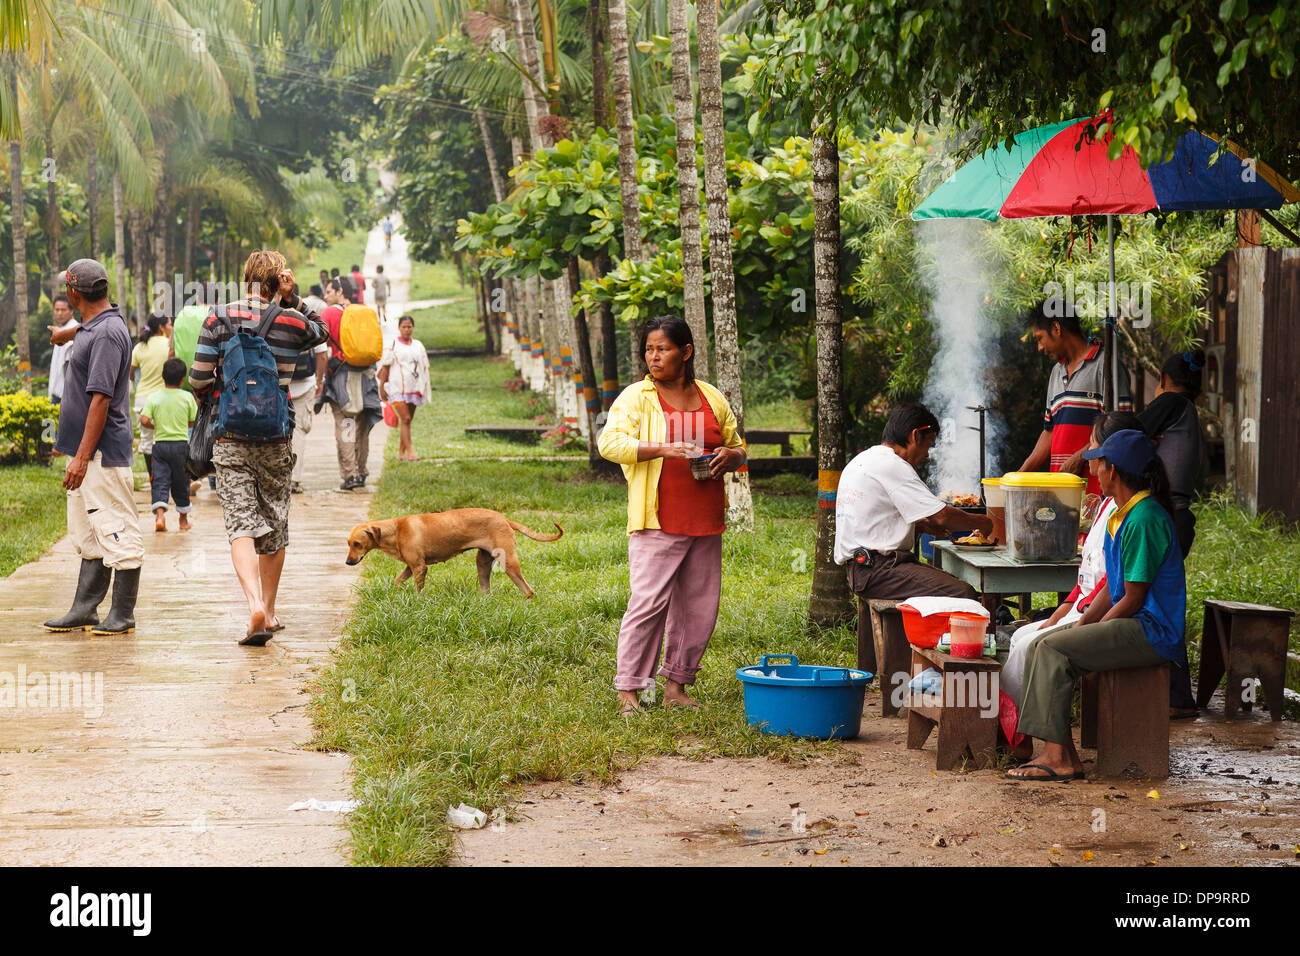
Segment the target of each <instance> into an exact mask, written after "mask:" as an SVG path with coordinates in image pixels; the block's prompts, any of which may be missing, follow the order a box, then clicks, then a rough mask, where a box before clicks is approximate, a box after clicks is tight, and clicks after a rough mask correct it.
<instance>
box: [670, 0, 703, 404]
mask: <svg viewBox="0 0 1300 956" xmlns="http://www.w3.org/2000/svg"><path fill="white" fill-rule="evenodd" d="M668 32H669V34H670V35H671V36H670V39H671V43H672V73H673V120H674V123H675V125H676V127H677V204H678V209H679V210H680V213H679V216H678V219H679V222H678V225H679V226H680V227H681V231H682V284H683V289H682V297H683V298H684V299H685V303H686V309H685V311H686V324H687V325H689V326H690V327H691V337H692V338H694V339H695V374H696V376H698V377H699V378H702V379H704V380H705V381H708V380H709V333H708V327H707V324H706V322H705V317H704V250H703V249H702V247H701V244H700V243H701V240H700V173H699V169H698V167H697V166H696V163H695V101H694V99H692V97H691V28H690V22H689V21H688V20H687V18H686V0H668Z"/></svg>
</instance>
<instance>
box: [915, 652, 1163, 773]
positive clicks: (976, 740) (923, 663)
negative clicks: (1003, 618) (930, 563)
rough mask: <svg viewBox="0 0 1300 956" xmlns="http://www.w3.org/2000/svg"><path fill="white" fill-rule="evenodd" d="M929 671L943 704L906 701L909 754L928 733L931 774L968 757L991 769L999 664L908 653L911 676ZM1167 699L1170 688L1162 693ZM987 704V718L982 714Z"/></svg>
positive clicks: (922, 698)
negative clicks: (937, 680)
mask: <svg viewBox="0 0 1300 956" xmlns="http://www.w3.org/2000/svg"><path fill="white" fill-rule="evenodd" d="M927 667H932V668H934V669H935V670H937V671H938V672H939V675H940V676H941V677H942V678H943V692H942V697H941V699H940V700H941V702H940V703H939V704H938V705H937V706H936V704H935V703H934V702H933V701H932V700H931V699H930V698H929V696H928V695H915V694H913V695H909V698H908V705H907V749H908V750H920V749H921V748H922V747H924V746H925V742H926V740H928V739H929V737H930V732H931V731H933V730H934V729H935V728H936V727H938V730H939V739H938V743H937V752H936V754H935V760H934V768H935V769H936V770H951V769H953V768H954V767H956V766H958V764H960V762H961V761H962V759H963V758H965V757H969V758H970V760H971V761H972V762H973V763H974V764H975V766H977V767H989V766H993V765H994V764H995V763H996V761H997V747H998V710H999V699H998V693H997V690H998V681H997V680H996V679H995V677H994V675H997V674H998V673H999V672H1000V671H1001V670H1002V664H1001V663H999V662H998V661H997V660H995V659H994V658H991V657H977V658H965V657H953V656H952V655H951V654H945V653H943V652H942V651H940V650H938V649H937V648H932V647H928V648H922V647H913V648H912V676H913V677H915V676H916V675H917V674H919V673H921V671H923V670H925V669H926V668H927ZM1166 694H1168V688H1166ZM981 696H984V697H986V698H991V699H986V700H985V703H986V704H988V706H989V709H991V710H992V713H991V714H985V713H983V710H984V708H983V707H981V705H980V698H981Z"/></svg>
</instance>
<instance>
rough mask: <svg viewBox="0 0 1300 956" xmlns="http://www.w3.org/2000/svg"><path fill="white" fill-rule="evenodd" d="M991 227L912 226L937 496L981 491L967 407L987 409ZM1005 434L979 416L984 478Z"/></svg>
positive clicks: (989, 417) (973, 421)
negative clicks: (928, 340) (926, 316)
mask: <svg viewBox="0 0 1300 956" xmlns="http://www.w3.org/2000/svg"><path fill="white" fill-rule="evenodd" d="M989 228H996V227H995V226H991V225H990V224H989V223H986V222H982V221H980V220H974V219H930V220H923V221H921V222H918V223H916V230H917V232H916V247H917V264H918V267H919V268H920V273H921V278H922V280H923V281H924V283H925V285H926V288H927V289H928V290H929V292H930V323H931V326H932V327H933V329H934V337H935V340H936V342H937V343H938V350H937V351H936V352H935V355H934V361H933V362H932V363H931V365H930V373H929V376H928V379H927V382H926V386H925V392H924V393H923V395H922V399H921V400H922V402H924V403H925V405H926V407H927V408H929V409H930V411H932V412H934V414H935V417H937V418H938V419H939V424H940V429H939V440H938V441H937V442H936V443H935V445H934V448H933V450H932V451H931V452H930V487H931V488H932V489H933V490H934V491H935V493H936V494H940V495H947V494H976V495H978V494H979V493H980V488H979V477H980V461H979V432H978V430H977V427H978V425H979V417H978V415H977V414H976V413H975V412H973V411H971V410H970V406H974V405H984V406H986V407H987V406H990V405H992V399H993V390H992V388H991V386H990V379H989V373H990V371H991V370H992V369H993V368H995V367H996V366H997V365H998V362H999V360H1000V356H1001V353H1000V349H999V347H998V331H997V329H996V327H995V324H994V322H993V320H992V318H991V317H990V316H989V315H988V313H987V311H986V306H985V301H984V299H985V296H986V295H987V293H988V288H989V277H990V275H991V270H992V269H993V268H994V266H993V265H992V263H991V262H990V261H989V259H988V257H987V255H986V254H985V252H984V250H985V248H986V247H985V244H984V242H983V231H984V230H985V229H989ZM1004 432H1005V429H1004V427H1003V424H1002V421H1001V419H999V418H998V417H997V416H996V415H994V414H993V413H992V412H991V411H990V412H988V413H987V414H986V451H985V461H986V462H987V468H988V470H987V472H986V473H987V474H988V475H992V476H996V475H1000V474H1001V471H1000V470H999V467H998V460H997V459H998V449H999V447H1000V446H1001V440H1002V436H1003V434H1004Z"/></svg>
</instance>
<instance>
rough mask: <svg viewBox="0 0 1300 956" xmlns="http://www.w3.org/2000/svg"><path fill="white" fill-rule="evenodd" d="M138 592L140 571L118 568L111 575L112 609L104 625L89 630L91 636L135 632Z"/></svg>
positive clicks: (137, 569)
mask: <svg viewBox="0 0 1300 956" xmlns="http://www.w3.org/2000/svg"><path fill="white" fill-rule="evenodd" d="M139 590H140V569H139V568H131V569H130V570H128V571H124V570H122V569H121V568H118V569H117V571H116V572H115V573H114V574H113V607H112V609H111V610H109V612H108V617H106V618H104V623H103V624H100V625H98V626H96V627H93V628H91V629H90V633H91V634H100V635H105V636H112V635H115V634H130V633H131V632H132V631H134V630H135V596H136V594H137V593H138V592H139Z"/></svg>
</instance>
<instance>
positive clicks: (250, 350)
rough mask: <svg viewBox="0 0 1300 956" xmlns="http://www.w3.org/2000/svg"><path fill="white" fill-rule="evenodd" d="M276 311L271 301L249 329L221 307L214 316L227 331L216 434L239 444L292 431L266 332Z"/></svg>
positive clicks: (280, 438)
mask: <svg viewBox="0 0 1300 956" xmlns="http://www.w3.org/2000/svg"><path fill="white" fill-rule="evenodd" d="M281 311H282V310H281V309H280V307H279V306H278V305H276V304H275V303H274V302H272V303H269V304H268V305H267V307H266V311H265V312H263V313H262V321H261V322H259V323H258V324H257V328H256V329H254V330H253V331H251V332H250V331H245V330H244V329H241V328H239V326H238V325H236V324H235V323H234V322H232V321H231V319H230V316H228V315H226V314H225V310H224V309H219V310H218V312H217V317H218V318H219V319H220V320H221V321H222V322H224V323H225V325H226V328H228V329H229V330H230V333H231V334H230V337H229V338H228V339H226V340H225V341H224V342H222V343H221V363H220V368H221V379H222V386H221V396H220V398H219V399H218V406H217V416H216V428H215V437H216V438H228V439H231V440H233V441H243V442H278V441H285V440H287V439H288V438H289V436H290V435H291V434H293V419H292V418H291V417H290V412H289V396H288V395H287V394H285V391H284V389H283V388H281V387H280V371H279V369H278V368H276V364H275V353H273V352H272V351H271V346H270V344H269V343H268V342H267V341H266V332H267V330H268V329H270V327H271V323H272V322H274V321H275V317H276V316H277V315H279V314H280V312H281Z"/></svg>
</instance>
